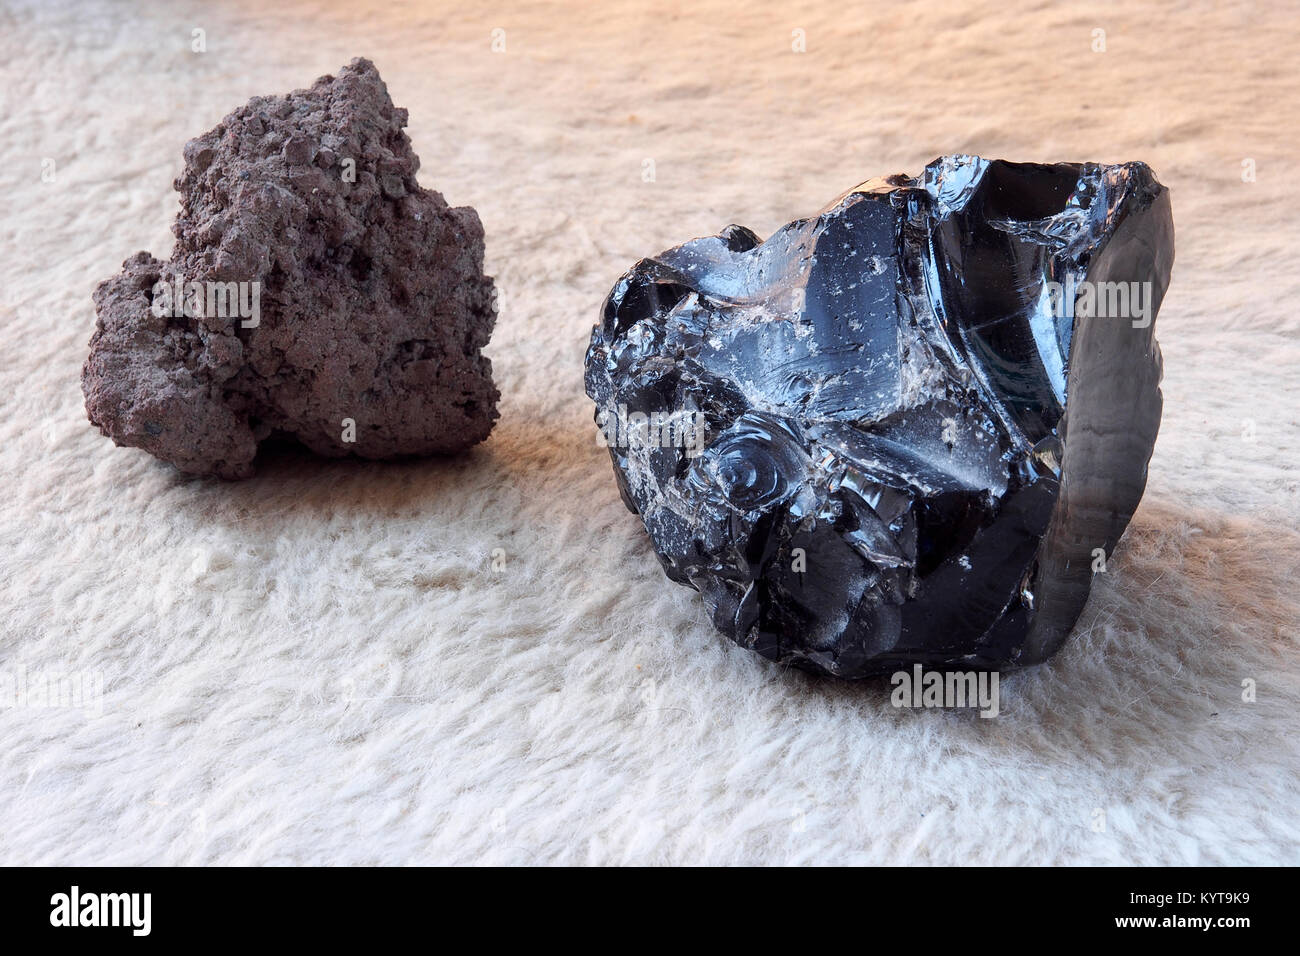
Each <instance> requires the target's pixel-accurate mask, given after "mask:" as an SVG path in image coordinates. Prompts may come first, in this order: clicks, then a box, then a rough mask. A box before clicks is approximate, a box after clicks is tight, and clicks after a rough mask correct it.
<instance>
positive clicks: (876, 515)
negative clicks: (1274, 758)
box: [586, 156, 1174, 677]
mask: <svg viewBox="0 0 1300 956" xmlns="http://www.w3.org/2000/svg"><path fill="white" fill-rule="evenodd" d="M1173 255H1174V245H1173V223H1172V219H1171V216H1170V207H1169V194H1168V191H1167V190H1166V189H1165V188H1164V187H1163V186H1161V185H1160V183H1158V182H1157V181H1156V179H1155V176H1154V175H1153V174H1152V172H1151V170H1150V169H1149V168H1148V167H1147V166H1146V165H1145V164H1143V163H1126V164H1123V165H1116V166H1103V165H1097V164H1095V163H1083V164H1076V163H1061V164H1057V165H1037V164H1022V163H1008V162H1003V161H996V160H995V161H990V160H985V159H980V158H978V157H974V156H946V157H943V158H941V159H938V160H936V161H935V162H933V163H931V164H930V165H929V166H927V167H926V169H925V172H924V173H923V174H922V175H921V176H919V177H918V178H916V179H910V178H907V177H904V176H892V177H889V178H887V179H881V180H872V181H871V182H867V183H864V184H862V185H861V186H858V187H857V188H856V189H853V190H850V191H849V192H847V193H845V194H844V195H843V196H841V197H840V198H838V199H836V200H835V201H834V202H832V203H831V204H830V205H829V206H827V207H826V208H825V209H823V210H822V211H821V212H820V213H818V214H817V215H815V216H814V217H812V218H810V219H801V220H797V221H795V222H792V223H790V224H789V225H786V226H784V227H782V228H781V229H779V230H778V231H777V232H776V233H775V234H774V235H773V236H772V237H771V238H769V239H768V240H767V241H766V242H763V241H761V240H760V239H759V238H758V236H756V235H755V234H754V233H753V232H751V231H750V230H748V229H745V228H743V227H740V226H729V227H727V228H726V229H724V230H723V231H722V232H721V233H719V234H718V235H716V236H710V237H707V238H703V239H695V240H692V241H690V242H687V243H685V244H684V245H681V246H678V247H677V248H675V249H671V250H669V251H667V252H664V253H662V254H660V255H658V256H655V257H654V258H650V259H643V260H642V261H640V262H639V263H637V264H636V266H634V267H633V268H632V270H631V271H630V272H628V273H627V274H626V275H624V276H623V277H622V278H621V279H620V280H619V281H618V283H617V284H616V285H615V286H614V289H613V291H611V292H610V295H609V298H608V300H607V301H606V303H605V306H604V314H603V316H602V318H601V322H600V325H598V326H597V327H596V328H595V330H594V331H593V333H592V337H591V346H590V348H589V350H588V352H587V365H586V387H587V394H588V395H590V396H591V397H592V398H593V399H594V400H595V402H596V406H597V410H596V421H597V424H598V425H599V426H600V428H601V434H602V435H603V436H604V437H605V439H606V441H607V442H608V444H609V446H610V454H611V457H612V459H613V463H614V473H615V476H616V478H617V480H618V485H619V488H620V490H621V492H622V496H623V500H624V501H625V502H626V504H627V506H628V507H629V508H630V509H631V510H632V511H634V512H636V513H637V514H639V515H640V516H641V519H642V521H643V522H644V524H645V527H646V530H647V532H649V535H650V538H651V541H652V542H653V544H654V548H655V551H656V552H657V553H658V555H659V558H660V561H661V562H662V564H663V566H664V569H665V571H666V572H667V574H668V576H669V577H670V578H672V579H673V580H674V581H677V582H680V583H682V584H688V585H690V586H692V587H694V588H696V589H697V590H699V591H700V592H701V593H702V594H703V595H704V596H705V599H706V600H707V602H708V604H709V606H710V608H711V610H712V613H713V620H714V623H715V624H716V626H717V627H718V629H719V630H721V631H722V632H723V633H724V634H726V635H727V636H728V637H730V638H732V639H733V640H734V641H736V642H737V643H738V644H740V645H741V646H743V647H748V648H750V649H752V650H755V651H757V652H758V653H760V654H762V655H763V656H765V657H768V658H771V659H773V660H776V661H781V662H784V663H789V664H793V665H795V666H798V667H803V668H807V669H810V670H813V671H818V672H823V673H827V674H833V675H836V676H840V677H863V676H867V675H870V674H877V673H887V672H890V671H893V670H896V669H898V668H899V667H902V666H908V665H911V664H913V663H921V664H923V665H926V666H929V667H933V668H948V669H985V668H1002V667H1010V666H1018V665H1025V664H1032V663H1036V662H1038V661H1042V660H1043V659H1045V658H1046V657H1048V656H1050V655H1051V654H1052V653H1054V652H1055V651H1056V650H1057V649H1058V648H1059V647H1060V646H1061V644H1062V643H1063V642H1064V641H1065V639H1066V637H1067V636H1068V634H1069V632H1070V629H1071V627H1072V626H1073V625H1074V622H1075V620H1076V619H1077V618H1078V616H1079V613H1080V612H1081V611H1082V609H1083V606H1084V603H1085V601H1086V600H1087V597H1088V590H1089V587H1090V584H1091V578H1092V575H1093V574H1094V573H1095V571H1096V570H1100V568H1101V567H1103V563H1102V562H1104V559H1105V557H1106V556H1109V554H1110V552H1111V550H1112V549H1113V548H1114V546H1115V543H1116V541H1117V540H1118V539H1119V537H1120V535H1121V534H1122V533H1123V531H1124V528H1125V527H1126V526H1127V524H1128V521H1129V518H1130V517H1131V516H1132V514H1133V511H1134V509H1135V508H1136V507H1137V504H1138V501H1139V499H1140V498H1141V496H1142V491H1143V488H1144V487H1145V484H1146V472H1147V462H1148V460H1149V459H1150V457H1151V450H1152V447H1153V445H1154V443H1155V439H1156V432H1157V429H1158V428H1159V424H1160V410H1161V396H1160V389H1159V383H1160V377H1161V361H1160V351H1159V347H1158V345H1157V344H1156V341H1155V338H1154V336H1153V329H1154V325H1153V320H1154V318H1155V315H1156V312H1157V310H1158V309H1159V306H1160V302H1161V300H1162V299H1163V297H1164V293H1165V290H1166V288H1167V287H1168V284H1169V274H1170V268H1171V266H1172V264H1173Z"/></svg>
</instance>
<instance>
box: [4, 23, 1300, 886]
mask: <svg viewBox="0 0 1300 956" xmlns="http://www.w3.org/2000/svg"><path fill="white" fill-rule="evenodd" d="M844 6H845V5H844V4H841V3H824V4H815V3H813V4H798V5H794V6H791V5H790V4H786V3H780V2H752V3H746V4H741V5H737V4H735V3H732V2H723V0H717V2H715V0H708V2H694V0H693V2H673V0H661V2H658V3H650V4H644V5H635V4H630V3H629V4H626V5H621V4H601V5H599V6H597V5H590V6H589V7H588V5H579V4H575V5H573V7H571V8H567V7H563V6H552V5H550V4H540V3H530V4H526V5H509V6H507V5H501V6H497V7H495V8H492V7H483V6H480V5H478V4H463V3H451V2H447V3H443V4H436V3H417V2H413V0H407V2H393V0H347V2H342V0H340V2H337V3H326V2H324V0H315V2H310V0H288V2H277V3H267V2H265V0H225V2H205V3H197V2H180V3H157V4H148V3H132V4H128V3H108V2H95V0H83V2H72V0H0V75H2V77H3V80H2V82H0V97H3V99H2V100H0V220H2V223H3V236H4V246H3V249H4V254H3V257H0V328H3V332H4V336H3V346H2V347H0V403H3V414H0V487H3V512H2V514H3V520H2V521H0V589H2V590H0V595H2V596H3V627H2V629H0V863H10V864H36V863H44V864H54V863H67V864H74V863H75V864H139V863H163V864H200V863H218V864H234V863H255V864H282V863H385V864H395V863H430V862H444V863H521V864H527V863H553V864H572V863H591V864H618V863H645V864H651V863H721V864H727V863H776V864H802V863H943V864H946V863H1034V864H1047V863H1099V864H1131V863H1211V864H1219V863H1292V864H1294V863H1297V862H1300V820H1298V819H1297V803H1298V800H1300V797H1298V796H1297V794H1298V792H1300V788H1298V787H1297V769H1298V768H1300V754H1298V753H1297V742H1296V740H1297V737H1296V713H1297V708H1298V707H1300V664H1298V663H1297V656H1296V651H1297V637H1298V634H1300V622H1298V620H1297V611H1298V610H1300V598H1298V597H1297V587H1298V585H1297V580H1298V579H1300V519H1298V514H1300V468H1298V467H1297V465H1298V458H1300V417H1298V415H1297V405H1298V403H1300V318H1297V313H1296V308H1295V306H1296V303H1297V301H1300V270H1297V267H1296V264H1295V263H1296V260H1295V256H1296V255H1297V253H1298V251H1300V242H1298V241H1297V240H1298V239H1300V236H1298V235H1297V227H1296V221H1297V218H1296V217H1297V210H1298V209H1300V188H1298V187H1297V185H1296V183H1297V180H1298V179H1300V169H1298V168H1297V163H1296V159H1295V147H1296V133H1295V130H1296V128H1297V125H1300V100H1297V98H1296V95H1295V93H1296V85H1295V84H1296V75H1295V64H1296V62H1297V59H1298V58H1300V38H1298V37H1297V34H1296V31H1295V29H1294V22H1293V11H1290V10H1289V9H1288V5H1287V4H1285V3H1282V2H1278V3H1277V4H1269V3H1264V2H1258V3H1210V2H1191V0H1189V2H1184V3H1173V4H1164V5H1160V7H1161V8H1157V6H1156V5H1152V6H1150V7H1147V6H1145V5H1143V4H1140V3H1133V2H1125V3H1116V4H1113V5H1109V4H1097V3H1079V4H1077V5H1074V4H1061V3H1047V2H1042V3H1039V4H1031V5H1029V9H1026V10H1016V9H1014V7H1015V6H1017V5H1013V4H1007V3H1005V2H1002V0H989V2H982V3H973V4H959V3H955V2H952V3H949V2H943V0H926V2H923V3H880V4H871V5H862V7H861V9H857V10H845V9H843V8H844ZM195 30H202V31H203V33H202V34H195V33H194V31H195ZM494 31H503V32H494ZM1098 31H1103V32H1101V33H1099V32H1098ZM198 38H201V39H202V40H203V44H204V45H205V47H206V51H205V52H195V51H194V49H193V47H194V46H195V45H196V40H197V39H198ZM494 46H495V47H496V48H497V49H495V50H494ZM800 47H802V48H803V49H802V52H800V50H799V48H800ZM1102 47H1104V49H1103V48H1102ZM358 55H364V56H369V57H370V58H372V59H373V60H374V61H375V63H376V64H377V65H378V67H379V69H380V71H381V73H382V74H383V76H384V77H385V79H386V80H387V82H388V85H389V89H390V90H391V92H392V95H393V98H394V100H395V101H396V102H397V103H398V104H399V105H401V106H405V107H407V108H409V110H410V116H411V123H410V133H411V136H412V139H413V140H414V144H415V148H416V150H417V151H418V153H419V154H420V156H421V157H422V159H423V168H422V170H421V180H422V182H423V183H424V184H425V185H427V186H431V187H434V188H437V189H439V190H441V191H442V192H443V193H444V194H445V195H446V197H447V198H448V200H449V201H450V202H452V203H453V204H458V205H459V204H471V205H473V206H475V207H477V209H478V210H479V213H480V214H481V216H482V219H483V222H484V225H485V227H486V231H487V250H488V251H487V265H488V271H489V272H491V273H493V274H495V276H496V277H497V283H498V286H499V289H500V319H499V322H498V326H497V331H496V334H495V337H494V338H493V341H492V343H491V345H490V346H489V348H488V353H489V355H490V356H491V358H492V361H493V363H494V366H495V370H496V378H497V381H498V383H499V385H500V387H501V390H502V392H503V395H504V399H503V401H502V403H501V420H500V422H499V423H498V425H497V428H496V430H495V432H494V433H493V435H492V437H491V438H490V439H489V440H488V441H487V442H486V443H485V444H484V445H482V446H481V447H479V448H478V449H476V450H475V451H474V452H473V453H471V454H468V455H466V456H464V457H462V458H458V459H453V460H443V461H424V462H416V463H407V464H393V465H384V464H358V463H351V462H331V461H320V460H316V459H313V458H311V457H310V456H308V455H305V454H303V455H295V454H280V455H277V456H274V457H272V458H271V459H269V460H266V461H264V462H262V463H261V466H260V472H259V475H258V476H257V477H256V478H254V479H252V480H249V481H246V482H242V483H222V482H219V481H202V480H194V479H187V478H184V477H182V476H180V475H179V474H177V473H176V472H175V471H174V470H173V469H172V468H170V467H168V466H166V465H164V464H162V463H160V462H158V461H156V460H154V459H152V458H150V457H149V456H148V455H146V454H145V453H143V452H141V451H138V450H132V449H119V448H115V447H113V445H112V444H111V443H110V442H109V441H108V440H107V439H105V438H103V437H101V436H100V435H99V434H98V433H97V431H96V430H95V429H93V428H92V427H91V426H90V425H89V424H87V422H86V420H85V415H84V412H83V409H82V398H81V392H80V388H79V384H78V375H79V370H80V366H81V363H82V361H83V360H84V357H85V352H86V343H87V340H88V338H89V336H90V332H91V329H92V326H93V322H94V313H93V307H92V305H91V301H90V294H91V291H92V290H93V288H94V286H95V285H96V283H97V282H98V281H99V280H101V279H103V278H105V277H107V276H108V275H110V274H112V273H113V272H114V271H115V270H117V269H118V267H119V265H120V263H121V262H122V260H123V259H125V258H126V257H127V256H129V255H131V254H133V253H134V252H136V251H137V250H140V249H148V250H150V251H152V252H153V253H155V254H156V255H159V256H165V255H167V254H168V253H169V252H170V249H171V243H172V239H171V235H170V232H169V227H170V223H171V219H172V216H173V215H174V213H175V211H176V196H175V193H174V192H172V190H171V181H172V179H173V177H175V176H176V175H177V173H178V172H179V170H180V167H181V147H182V145H183V144H184V142H185V140H186V139H188V138H190V137H192V136H194V135H197V134H198V133H200V132H202V131H204V130H206V129H209V128H210V127H212V126H213V125H215V124H216V123H217V121H218V120H219V119H220V118H221V117H222V116H223V115H224V114H225V113H226V112H228V111H230V110H231V109H233V108H235V107H236V106H238V105H240V104H242V103H243V102H244V101H245V100H246V99H247V98H248V97H250V96H252V95H254V94H259V93H279V92H285V91H288V90H290V89H294V88H298V87H303V86H307V85H309V84H310V83H311V81H312V80H314V79H315V78H316V77H317V76H319V75H321V74H323V73H327V72H332V71H335V70H337V69H338V68H339V67H340V66H342V65H343V64H344V63H346V62H347V61H348V60H350V59H351V58H352V57H354V56H358ZM945 152H972V153H979V154H981V155H985V156H994V157H1004V158H1008V159H1017V160H1041V161H1056V160H1099V161H1109V162H1115V161H1124V160H1133V159H1141V160H1145V161H1147V162H1148V163H1150V164H1151V165H1152V167H1154V169H1155V170H1156V172H1157V174H1158V175H1159V176H1160V178H1161V179H1162V181H1163V182H1164V183H1166V184H1167V185H1168V186H1169V187H1170V189H1171V190H1172V197H1173V209H1174V218H1175V222H1176V226H1177V231H1178V252H1177V261H1176V264H1175V271H1174V281H1173V286H1172V288H1171V290H1170V293H1169V295H1168V298H1167V299H1166V301H1165V303H1164V309H1163V312H1162V314H1161V316H1160V318H1159V321H1158V324H1157V331H1158V337H1159V339H1160V342H1161V345H1162V346H1163V349H1164V355H1165V369H1166V372H1165V385H1164V395H1165V417H1164V423H1163V426H1162V429H1161V433H1160V441H1159V444H1158V446H1157V448H1156V452H1155V457H1154V459H1153V460H1152V462H1151V478H1150V483H1149V485H1148V489H1147V495H1146V498H1145V500H1144V502H1143V505H1142V507H1141V509H1140V510H1139V512H1138V514H1137V516H1136V518H1135V519H1134V521H1133V524H1132V526H1131V527H1130V528H1129V531H1128V533H1127V534H1126V535H1125V537H1124V540H1123V541H1122V543H1121V544H1120V546H1119V548H1118V550H1117V552H1116V555H1115V558H1114V560H1113V561H1112V562H1111V567H1110V568H1109V570H1108V571H1107V572H1106V573H1105V574H1101V575H1098V576H1097V581H1096V586H1095V588H1094V592H1093V597H1092V599H1091V602H1090V603H1089V605H1088V607H1087V609H1086V611H1085V612H1084V615H1083V617H1082V619H1081V621H1080V625H1079V627H1078V630H1077V633H1076V636H1075V637H1074V639H1073V641H1072V642H1071V643H1070V644H1069V645H1068V646H1067V647H1066V649H1065V650H1064V651H1063V652H1062V653H1061V654H1060V655H1059V656H1058V657H1057V658H1055V659H1054V660H1053V661H1051V662H1050V663H1048V664H1046V665H1044V666H1040V667H1037V668H1034V669H1032V670H1030V671H1027V672H1023V673H1018V674H1015V675H1012V676H1008V677H1006V678H1005V679H1004V680H1003V682H1002V685H1001V691H1002V694H1001V697H1002V713H1001V714H1000V716H998V717H997V718H996V719H991V720H984V719H981V718H979V717H978V716H977V714H976V713H974V712H973V711H960V712H956V711H923V710H898V709H895V708H893V707H892V706H891V705H890V701H889V687H888V684H887V683H884V682H872V683H869V684H865V685H858V686H844V685H836V684H833V683H830V682H826V681H818V680H814V679H811V678H809V677H807V676H804V675H801V674H798V673H791V672H786V671H783V670H781V669H779V668H777V667H774V666H771V665H770V664H768V663H766V662H764V661H763V660H760V659H758V658H756V657H754V656H752V655H751V654H749V653H747V652H744V651H741V650H739V649H737V648H735V647H734V646H731V645H729V644H728V643H727V641H726V640H725V639H723V638H722V637H720V636H719V635H718V634H717V633H715V632H714V631H713V629H712V628H711V627H710V625H709V623H708V620H707V617H706V614H705V612H704V610H703V607H702V605H701V602H700V600H699V598H698V596H697V595H695V594H694V593H693V592H691V591H689V590H686V589H684V588H681V587H678V586H676V585H674V584H672V583H670V582H669V581H668V580H667V579H666V578H665V577H664V575H663V573H662V571H661V570H660V568H659V566H658V564H657V562H656V560H655V558H654V555H653V553H652V551H651V549H650V547H649V544H648V542H647V539H646V536H645V534H644V532H643V530H642V528H641V526H640V524H639V522H638V520H637V519H636V518H635V517H634V516H633V515H631V514H629V513H628V512H627V511H626V510H625V509H624V507H623V505H622V504H621V503H620V501H619V498H618V494H617V492H616V489H615V485H614V481H613V479H612V475H611V469H610V465H609V462H608V459H607V456H606V453H605V451H604V450H603V449H601V448H600V447H599V446H598V444H597V442H596V433H595V429H594V426H593V425H592V421H591V415H592V406H591V404H590V402H589V401H588V400H587V399H586V397H585V396H584V394H583V390H582V359H583V351H584V349H585V346H586V342H587V337H588V334H589V330H590V327H591V325H592V323H593V322H594V321H595V320H596V318H597V314H598V310H599V306H600V303H601V301H602V299H603V297H604V295H605V293H606V292H607V291H608V289H609V287H610V286H611V285H612V284H613V282H614V281H615V279H617V278H618V276H619V275H620V274H621V273H622V271H623V270H624V269H626V268H627V267H628V266H629V265H631V263H633V262H634V261H635V260H636V259H637V258H639V257H641V256H643V255H647V254H652V253H654V252H657V251H659V250H661V249H663V248H666V247H668V246H670V245H674V244H676V243H678V242H680V241H682V240H685V239H687V238H690V237H692V236H697V235H704V234H709V233H712V232H715V231H716V230H717V229H719V228H720V227H722V226H724V225H726V224H728V223H731V222H739V223H743V224H745V225H748V226H751V227H753V228H754V229H756V230H757V231H758V232H759V233H760V235H767V234H768V233H770V232H771V231H772V230H773V229H775V228H776V227H777V226H779V225H780V224H782V223H784V222H786V221H787V220H789V219H791V218H794V217H797V216H800V215H806V214H808V213H810V212H812V211H814V210H816V209H817V208H819V207H820V206H821V205H822V204H824V203H825V202H826V201H828V200H829V199H831V198H832V197H834V196H835V195H836V194H838V193H839V192H841V191H843V190H844V189H846V188H848V187H850V186H852V185H854V184H856V183H857V182H859V181H861V180H864V179H867V178H870V177H872V176H876V175H880V174H886V173H891V172H908V173H915V172H917V171H919V170H920V168H921V167H922V166H923V165H924V164H925V163H926V162H927V161H929V160H930V159H932V158H934V157H935V156H937V155H939V154H941V153H945ZM651 170H652V171H653V177H651V176H650V175H648V173H649V172H650V171H651ZM1252 173H1253V175H1252ZM498 549H499V551H498ZM494 553H495V555H496V559H497V560H495V561H494ZM56 678H58V679H59V680H60V681H61V682H57V681H56V682H55V683H53V685H52V683H51V682H52V680H54V679H56ZM51 686H53V688H54V690H55V691H56V692H55V693H53V694H49V693H46V692H47V691H48V690H49V689H50V688H51ZM1252 689H1253V693H1252V692H1251V691H1252ZM6 695H7V696H6ZM47 704H48V705H54V706H44V705H47Z"/></svg>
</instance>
